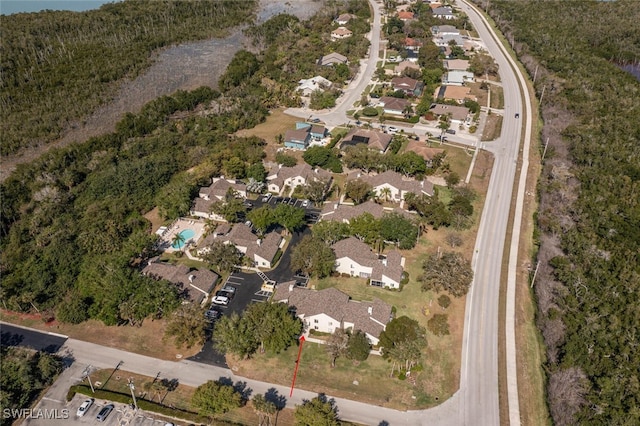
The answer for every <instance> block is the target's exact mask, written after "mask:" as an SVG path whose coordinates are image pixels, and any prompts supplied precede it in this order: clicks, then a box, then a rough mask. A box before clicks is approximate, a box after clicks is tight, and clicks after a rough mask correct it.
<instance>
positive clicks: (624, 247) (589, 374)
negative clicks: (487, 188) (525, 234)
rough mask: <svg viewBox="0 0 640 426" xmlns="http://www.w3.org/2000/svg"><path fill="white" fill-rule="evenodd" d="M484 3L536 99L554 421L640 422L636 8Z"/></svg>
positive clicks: (543, 312) (543, 303)
mask: <svg viewBox="0 0 640 426" xmlns="http://www.w3.org/2000/svg"><path fill="white" fill-rule="evenodd" d="M480 3H482V7H483V8H487V6H488V10H489V14H490V15H491V16H492V17H493V18H494V20H495V21H496V23H497V24H498V26H499V27H500V28H501V29H502V31H503V32H504V34H505V35H506V36H507V39H508V40H510V41H511V42H512V44H513V46H514V48H515V50H516V52H517V54H518V56H519V58H520V59H521V61H522V62H523V63H524V64H525V66H526V67H527V69H528V71H529V72H530V74H531V76H532V77H534V76H535V88H536V91H537V94H538V96H539V97H540V98H542V99H541V113H542V117H543V119H544V128H543V131H542V135H541V137H542V141H544V142H545V143H546V141H548V142H549V146H548V150H547V152H546V156H545V158H544V168H543V173H542V176H541V178H540V182H539V197H540V206H539V212H538V216H537V222H538V230H539V232H538V233H537V234H536V237H537V241H538V243H539V253H538V260H540V271H539V273H538V275H537V279H536V282H535V287H534V288H535V296H536V298H537V302H538V319H537V321H538V325H539V327H540V329H541V331H542V335H543V337H544V340H545V343H546V350H547V360H546V365H545V370H546V371H547V374H548V386H547V394H548V404H549V408H550V411H551V415H552V417H553V420H554V422H555V423H556V424H558V425H568V424H607V425H609V424H617V425H632V424H633V425H637V424H640V357H638V353H640V335H639V332H638V330H640V203H639V200H640V119H639V117H640V82H638V81H637V80H636V79H635V78H634V77H633V76H632V75H631V74H628V73H626V72H624V71H622V70H621V69H620V65H625V64H628V63H635V64H638V63H639V62H640V43H639V42H638V40H640V26H639V25H638V22H640V3H638V2H637V1H616V2H597V1H578V2H560V1H541V2H513V1H505V0H492V1H491V2H490V4H489V2H488V1H486V2H480ZM541 149H542V148H541Z"/></svg>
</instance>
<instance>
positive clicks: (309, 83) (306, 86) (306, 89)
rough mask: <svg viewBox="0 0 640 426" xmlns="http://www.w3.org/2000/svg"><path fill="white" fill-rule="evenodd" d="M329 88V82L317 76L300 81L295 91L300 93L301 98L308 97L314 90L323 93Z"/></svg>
mask: <svg viewBox="0 0 640 426" xmlns="http://www.w3.org/2000/svg"><path fill="white" fill-rule="evenodd" d="M329 87H331V81H329V80H327V79H326V78H324V77H322V76H320V75H317V76H315V77H312V78H309V79H302V80H300V81H299V82H298V87H296V91H298V92H302V96H310V95H311V94H312V93H313V92H315V91H316V90H320V91H324V90H325V89H328V88H329Z"/></svg>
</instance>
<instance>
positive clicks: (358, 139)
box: [340, 128, 392, 152]
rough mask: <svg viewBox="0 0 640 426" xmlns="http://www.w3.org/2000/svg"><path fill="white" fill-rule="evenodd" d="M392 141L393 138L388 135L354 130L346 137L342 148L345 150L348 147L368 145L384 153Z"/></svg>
mask: <svg viewBox="0 0 640 426" xmlns="http://www.w3.org/2000/svg"><path fill="white" fill-rule="evenodd" d="M391 139H392V136H391V135H389V134H387V133H382V132H376V131H372V130H365V129H360V128H354V129H351V130H350V131H349V133H347V134H346V135H345V136H344V138H343V139H342V143H341V145H340V146H341V148H344V147H345V146H347V145H356V144H358V143H366V144H367V146H368V147H369V148H374V149H377V150H379V151H381V152H384V151H386V150H387V147H388V146H389V143H391Z"/></svg>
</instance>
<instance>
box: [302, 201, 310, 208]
mask: <svg viewBox="0 0 640 426" xmlns="http://www.w3.org/2000/svg"><path fill="white" fill-rule="evenodd" d="M300 206H301V207H304V208H307V207H309V200H304V201H303V202H302V204H300Z"/></svg>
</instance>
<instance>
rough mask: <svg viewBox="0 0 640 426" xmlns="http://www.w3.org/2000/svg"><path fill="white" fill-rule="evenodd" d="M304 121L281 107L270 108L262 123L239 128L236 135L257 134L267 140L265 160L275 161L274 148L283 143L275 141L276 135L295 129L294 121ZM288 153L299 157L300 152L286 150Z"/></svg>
mask: <svg viewBox="0 0 640 426" xmlns="http://www.w3.org/2000/svg"><path fill="white" fill-rule="evenodd" d="M298 121H304V120H302V119H301V118H297V117H293V116H290V115H287V114H285V113H284V109H283V108H279V109H275V110H271V113H270V114H269V115H268V116H267V119H266V121H265V122H264V123H260V124H258V125H257V126H255V127H253V128H251V129H244V130H240V131H238V132H237V133H236V135H237V136H257V137H259V138H261V139H264V140H265V141H266V142H267V146H266V147H265V152H266V153H267V158H266V160H267V161H275V158H276V150H277V149H278V148H280V147H282V146H283V145H280V144H278V143H277V142H276V136H277V135H284V134H285V132H286V131H287V130H293V129H295V125H296V122H298ZM287 154H288V155H293V156H295V157H297V158H298V157H299V158H301V154H298V155H294V154H292V153H291V152H289V151H287Z"/></svg>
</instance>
